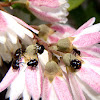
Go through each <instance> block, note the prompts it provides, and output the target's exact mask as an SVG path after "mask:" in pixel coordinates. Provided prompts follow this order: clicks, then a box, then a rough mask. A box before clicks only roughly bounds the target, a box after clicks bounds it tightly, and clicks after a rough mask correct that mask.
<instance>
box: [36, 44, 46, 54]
mask: <svg viewBox="0 0 100 100" xmlns="http://www.w3.org/2000/svg"><path fill="white" fill-rule="evenodd" d="M36 49H37V53H39V54H42V53H43V52H44V46H43V45H40V44H37V45H36Z"/></svg>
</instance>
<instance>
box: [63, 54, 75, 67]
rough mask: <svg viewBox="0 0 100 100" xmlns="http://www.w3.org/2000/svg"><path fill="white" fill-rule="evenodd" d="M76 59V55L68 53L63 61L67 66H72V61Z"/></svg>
mask: <svg viewBox="0 0 100 100" xmlns="http://www.w3.org/2000/svg"><path fill="white" fill-rule="evenodd" d="M74 59H76V57H75V56H74V55H72V54H71V53H66V54H65V55H64V56H63V61H64V63H65V65H66V66H70V61H71V60H74Z"/></svg>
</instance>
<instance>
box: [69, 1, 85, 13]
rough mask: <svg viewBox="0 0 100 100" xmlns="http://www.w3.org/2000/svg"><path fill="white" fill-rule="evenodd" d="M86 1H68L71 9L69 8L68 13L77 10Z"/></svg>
mask: <svg viewBox="0 0 100 100" xmlns="http://www.w3.org/2000/svg"><path fill="white" fill-rule="evenodd" d="M83 1H84V0H68V3H69V5H70V7H69V8H68V11H71V10H72V9H75V8H76V7H78V6H79V5H81V4H82V3H83Z"/></svg>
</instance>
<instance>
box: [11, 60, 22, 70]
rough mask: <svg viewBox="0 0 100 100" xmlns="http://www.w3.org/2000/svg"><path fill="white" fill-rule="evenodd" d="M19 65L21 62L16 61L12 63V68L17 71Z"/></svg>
mask: <svg viewBox="0 0 100 100" xmlns="http://www.w3.org/2000/svg"><path fill="white" fill-rule="evenodd" d="M19 64H20V63H19V60H18V59H17V60H16V59H14V60H13V62H12V68H13V69H16V70H17V69H19Z"/></svg>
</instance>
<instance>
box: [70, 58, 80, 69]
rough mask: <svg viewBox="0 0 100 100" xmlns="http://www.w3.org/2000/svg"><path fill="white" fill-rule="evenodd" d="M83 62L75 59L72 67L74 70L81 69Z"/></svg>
mask: <svg viewBox="0 0 100 100" xmlns="http://www.w3.org/2000/svg"><path fill="white" fill-rule="evenodd" d="M81 65H82V64H81V61H79V60H78V59H74V60H71V61H70V66H71V67H72V68H74V69H80V68H81Z"/></svg>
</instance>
